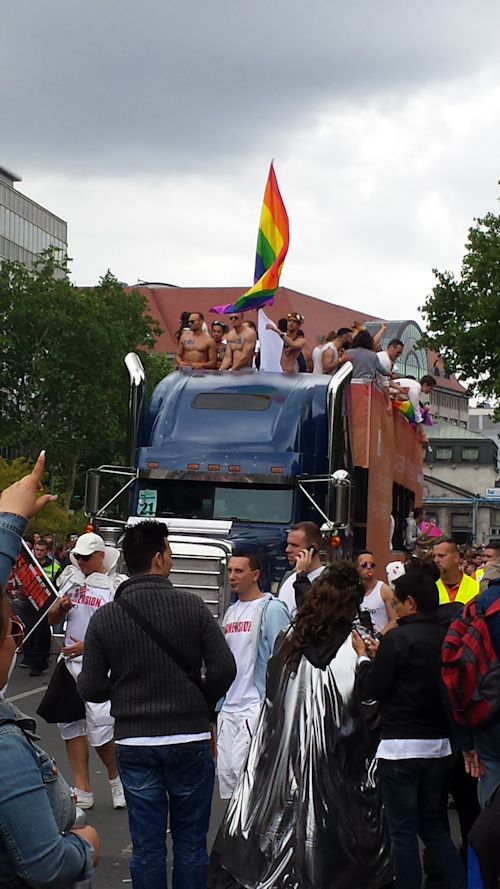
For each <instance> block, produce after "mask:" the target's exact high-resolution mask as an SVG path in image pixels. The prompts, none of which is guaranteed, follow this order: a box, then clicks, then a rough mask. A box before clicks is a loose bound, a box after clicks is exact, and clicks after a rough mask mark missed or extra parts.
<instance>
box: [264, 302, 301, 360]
mask: <svg viewBox="0 0 500 889" xmlns="http://www.w3.org/2000/svg"><path fill="white" fill-rule="evenodd" d="M303 321H304V316H303V315H299V313H298V312H289V313H288V315H287V316H286V333H282V331H281V330H279V329H278V328H277V327H276V325H275V324H266V330H273V331H274V333H276V334H278V336H279V337H281V339H282V340H283V353H282V355H281V367H282V370H283V371H284V373H290V374H293V373H298V371H299V365H298V357H299V355H300V353H301V352H302V349H303V348H304V346H305V344H306V341H305V337H304V336H303V335H302V336H300V334H299V330H300V325H301V324H302V323H303Z"/></svg>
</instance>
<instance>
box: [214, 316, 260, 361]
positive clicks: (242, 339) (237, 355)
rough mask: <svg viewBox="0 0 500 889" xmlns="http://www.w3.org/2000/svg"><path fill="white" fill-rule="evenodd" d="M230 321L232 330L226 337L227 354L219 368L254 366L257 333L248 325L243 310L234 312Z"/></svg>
mask: <svg viewBox="0 0 500 889" xmlns="http://www.w3.org/2000/svg"><path fill="white" fill-rule="evenodd" d="M229 321H230V323H231V330H230V331H229V333H228V335H227V338H226V339H227V347H226V354H225V355H224V358H223V359H222V364H221V366H220V368H219V369H220V370H241V369H242V368H243V367H252V364H253V358H254V354H255V344H256V342H257V334H256V332H255V330H252V328H251V327H248V326H247V324H246V322H245V315H244V313H243V312H232V313H231V315H229Z"/></svg>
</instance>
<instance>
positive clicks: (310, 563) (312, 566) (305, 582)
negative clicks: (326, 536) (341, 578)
mask: <svg viewBox="0 0 500 889" xmlns="http://www.w3.org/2000/svg"><path fill="white" fill-rule="evenodd" d="M320 549H321V531H320V529H319V527H318V525H316V524H315V523H314V522H297V523H296V524H295V525H292V527H291V528H290V530H289V532H288V537H287V546H286V550H285V552H286V555H287V557H288V562H289V564H290V567H291V568H292V571H290V573H289V574H287V575H285V577H284V578H283V579H282V581H281V583H280V586H279V588H278V598H279V599H280V600H281V601H282V602H284V603H285V605H286V607H287V608H288V611H289V612H290V617H292V618H293V617H295V615H296V613H297V608H298V607H299V606H300V605H301V604H302V602H303V597H304V594H305V591H306V590H307V589H308V588H309V587H310V585H311V583H312V582H313V580H314V579H315V578H316V577H319V575H320V574H321V572H322V571H323V565H322V564H321V559H320V557H319V551H320ZM296 585H297V586H296Z"/></svg>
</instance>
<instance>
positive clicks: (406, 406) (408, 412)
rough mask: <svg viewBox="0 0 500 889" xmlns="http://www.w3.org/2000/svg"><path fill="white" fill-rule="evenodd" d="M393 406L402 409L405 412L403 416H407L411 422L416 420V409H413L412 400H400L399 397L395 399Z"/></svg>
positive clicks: (401, 411)
mask: <svg viewBox="0 0 500 889" xmlns="http://www.w3.org/2000/svg"><path fill="white" fill-rule="evenodd" d="M393 406H394V407H395V408H396V410H398V411H400V413H402V414H403V417H406V419H407V420H409V421H410V423H414V422H415V411H414V410H413V405H412V403H411V401H408V400H406V401H399V400H398V399H397V398H395V399H394V401H393Z"/></svg>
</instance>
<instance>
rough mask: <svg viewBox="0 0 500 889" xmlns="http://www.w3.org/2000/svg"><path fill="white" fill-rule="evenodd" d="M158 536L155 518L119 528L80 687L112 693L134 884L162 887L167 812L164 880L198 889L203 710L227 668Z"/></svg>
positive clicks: (201, 888)
mask: <svg viewBox="0 0 500 889" xmlns="http://www.w3.org/2000/svg"><path fill="white" fill-rule="evenodd" d="M167 534H168V532H167V526H166V525H164V524H162V523H160V522H140V523H138V524H136V525H133V526H132V527H130V528H128V529H127V531H126V532H125V537H124V540H123V554H124V557H125V561H126V563H127V567H128V570H129V572H130V574H131V577H130V578H129V579H128V580H127V581H125V583H122V585H121V586H120V588H119V589H118V591H117V595H116V598H115V601H114V602H110V604H109V605H106V606H105V607H104V608H101V609H99V611H98V612H97V613H96V614H95V615H94V617H93V618H92V620H91V621H90V624H89V628H88V632H87V636H86V638H85V658H84V664H83V670H82V672H81V674H80V678H79V690H80V693H81V694H82V697H83V698H84V699H85V700H90V701H103V700H106V698H108V697H109V698H110V699H111V704H112V709H113V715H114V717H115V740H116V743H117V760H118V767H119V770H120V775H121V778H122V782H123V786H124V790H125V796H126V799H127V806H128V815H129V824H130V833H131V836H132V844H133V854H132V861H131V865H130V872H131V876H132V883H133V886H134V889H165V886H166V885H167V876H166V854H167V850H166V844H165V839H166V829H167V818H168V812H169V809H170V829H171V833H172V841H173V846H174V872H173V885H174V886H179V887H184V886H185V887H189V889H205V887H206V881H207V872H208V856H207V849H206V835H207V830H208V824H209V819H210V807H211V800H212V791H213V784H214V763H213V758H212V755H211V752H210V719H209V708H211V707H213V706H214V705H215V703H216V702H217V700H218V699H219V698H220V697H222V695H224V694H225V693H226V691H227V689H228V688H229V686H230V685H231V683H232V681H233V679H234V677H235V675H236V668H235V664H234V658H233V656H232V654H231V652H230V651H229V648H228V646H227V645H226V643H225V641H224V636H223V634H222V632H221V630H220V627H219V626H218V625H217V622H216V621H215V620H214V618H213V617H212V615H211V613H210V611H209V610H208V608H207V606H206V605H205V603H204V602H203V600H202V599H201V597H200V596H197V595H196V594H195V593H192V592H187V591H184V590H181V589H176V588H175V587H173V586H172V584H171V583H170V581H169V580H168V575H169V574H170V570H171V568H172V554H171V550H170V546H169V543H168V539H167ZM120 601H123V607H122V606H121V605H120ZM202 664H204V666H205V676H204V677H203V680H202V679H201V674H200V670H201V666H202Z"/></svg>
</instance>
